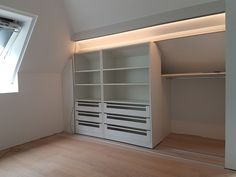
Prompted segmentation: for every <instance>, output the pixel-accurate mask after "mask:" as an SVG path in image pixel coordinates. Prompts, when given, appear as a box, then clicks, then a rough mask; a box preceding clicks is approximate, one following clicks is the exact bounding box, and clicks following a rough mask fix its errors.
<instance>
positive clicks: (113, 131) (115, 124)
mask: <svg viewBox="0 0 236 177" xmlns="http://www.w3.org/2000/svg"><path fill="white" fill-rule="evenodd" d="M149 110H150V108H149V106H148V105H140V104H123V103H109V102H107V103H104V122H105V127H104V129H105V130H104V133H105V138H107V139H111V140H116V141H121V142H126V143H129V144H135V145H139V146H145V147H151V119H150V111H149Z"/></svg>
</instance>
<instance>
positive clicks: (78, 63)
mask: <svg viewBox="0 0 236 177" xmlns="http://www.w3.org/2000/svg"><path fill="white" fill-rule="evenodd" d="M99 69H100V56H99V52H90V53H84V54H75V71H83V70H99Z"/></svg>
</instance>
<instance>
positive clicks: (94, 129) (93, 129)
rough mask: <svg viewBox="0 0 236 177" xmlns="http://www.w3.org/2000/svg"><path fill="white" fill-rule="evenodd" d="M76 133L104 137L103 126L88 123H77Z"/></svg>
mask: <svg viewBox="0 0 236 177" xmlns="http://www.w3.org/2000/svg"><path fill="white" fill-rule="evenodd" d="M76 133H78V134H82V135H89V136H94V137H103V125H102V124H99V123H91V122H87V121H76Z"/></svg>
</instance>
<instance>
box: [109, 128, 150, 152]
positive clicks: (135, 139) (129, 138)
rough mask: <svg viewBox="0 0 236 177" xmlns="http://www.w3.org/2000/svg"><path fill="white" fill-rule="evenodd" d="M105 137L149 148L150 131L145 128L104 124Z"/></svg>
mask: <svg viewBox="0 0 236 177" xmlns="http://www.w3.org/2000/svg"><path fill="white" fill-rule="evenodd" d="M105 138H106V139H110V140H115V141H120V142H125V143H129V144H134V145H138V146H143V147H148V148H151V133H150V131H147V130H138V129H132V128H127V127H123V126H115V125H109V124H105Z"/></svg>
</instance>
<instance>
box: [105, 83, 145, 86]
mask: <svg viewBox="0 0 236 177" xmlns="http://www.w3.org/2000/svg"><path fill="white" fill-rule="evenodd" d="M103 85H105V86H119V85H127V86H145V85H147V86H148V85H149V83H104V84H103Z"/></svg>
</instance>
